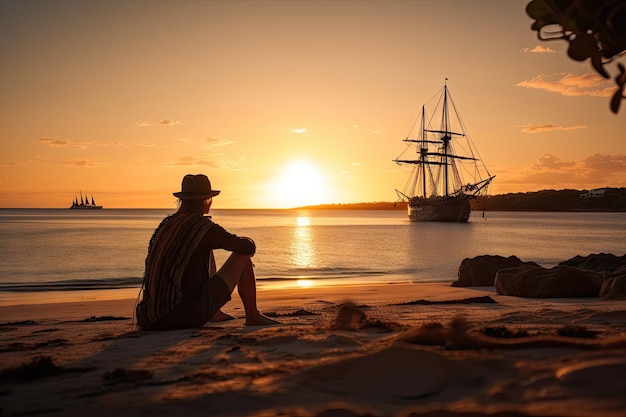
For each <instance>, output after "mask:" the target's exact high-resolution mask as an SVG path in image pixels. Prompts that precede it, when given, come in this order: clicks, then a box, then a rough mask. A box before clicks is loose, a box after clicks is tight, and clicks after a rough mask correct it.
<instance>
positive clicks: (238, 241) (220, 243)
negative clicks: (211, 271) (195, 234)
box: [203, 224, 256, 264]
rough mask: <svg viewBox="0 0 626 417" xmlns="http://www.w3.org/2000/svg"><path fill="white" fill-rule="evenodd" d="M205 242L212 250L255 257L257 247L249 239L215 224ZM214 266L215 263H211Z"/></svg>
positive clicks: (207, 233)
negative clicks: (222, 250)
mask: <svg viewBox="0 0 626 417" xmlns="http://www.w3.org/2000/svg"><path fill="white" fill-rule="evenodd" d="M203 240H204V242H203V243H205V244H206V245H207V246H208V247H209V248H211V249H224V250H227V251H230V252H235V253H240V254H242V255H248V256H254V253H255V252H256V245H255V243H254V241H253V240H252V239H250V238H249V237H239V236H237V235H234V234H232V233H229V232H227V231H226V230H225V229H224V228H223V227H222V226H220V225H219V224H214V225H213V226H212V227H211V228H210V229H209V230H208V231H207V232H206V234H205V235H204V239H203ZM211 263H212V264H214V262H213V261H212V262H211Z"/></svg>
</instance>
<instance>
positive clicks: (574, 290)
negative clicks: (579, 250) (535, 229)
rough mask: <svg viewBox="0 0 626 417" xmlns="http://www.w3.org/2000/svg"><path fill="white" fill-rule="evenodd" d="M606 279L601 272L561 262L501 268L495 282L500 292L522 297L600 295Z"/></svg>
mask: <svg viewBox="0 0 626 417" xmlns="http://www.w3.org/2000/svg"><path fill="white" fill-rule="evenodd" d="M602 283H603V279H602V275H601V274H600V273H598V272H593V271H588V270H584V269H580V268H574V267H571V266H563V265H559V266H555V267H554V268H550V269H546V268H542V267H540V266H535V267H533V266H523V267H517V268H508V269H501V270H499V271H498V272H497V273H496V279H495V281H494V286H495V289H496V292H497V293H498V294H502V295H513V296H518V297H534V298H558V297H598V296H599V294H600V287H601V286H602Z"/></svg>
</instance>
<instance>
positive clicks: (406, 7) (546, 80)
mask: <svg viewBox="0 0 626 417" xmlns="http://www.w3.org/2000/svg"><path fill="white" fill-rule="evenodd" d="M528 1H529V0H507V1H501V0H475V1H466V0H439V1H429V0H415V1H409V0H402V1H394V0H384V1H383V0H380V1H367V0H366V1H357V0H351V1H349V0H345V1H342V0H338V1H325V0H319V1H304V0H300V1H263V0H251V1H239V0H234V1H184V0H183V1H150V0H144V1H106V2H91V1H63V0H60V1H54V2H49V1H30V0H29V1H22V0H3V1H2V2H0V49H1V51H2V54H1V55H0V60H1V61H2V62H1V65H0V72H1V77H0V91H1V94H0V103H1V108H2V123H0V144H1V147H2V151H1V152H0V207H67V206H69V204H70V203H71V201H72V199H73V198H74V196H75V195H77V194H78V193H79V192H80V191H81V190H82V192H84V193H87V194H89V195H93V196H94V198H95V199H96V202H97V203H99V204H103V205H104V206H105V207H107V208H109V207H110V208H112V207H165V208H169V207H173V206H174V201H175V199H174V197H173V196H172V194H171V193H172V192H174V191H178V190H179V188H180V181H181V179H182V177H183V175H185V174H187V173H206V174H207V175H208V176H209V177H210V178H211V181H212V182H213V185H214V187H215V188H218V189H221V190H222V194H221V195H220V196H219V197H218V198H216V199H215V201H214V207H215V208H237V207H242V208H270V207H293V206H298V205H305V204H317V203H351V202H363V201H394V200H395V199H396V194H395V191H394V189H395V188H401V187H402V186H403V185H404V183H405V182H406V177H407V171H406V169H401V168H400V167H398V166H397V165H396V164H395V163H393V162H392V160H393V159H395V158H396V157H397V156H398V155H399V154H400V153H401V151H402V150H403V148H404V145H403V144H402V142H401V140H402V139H403V138H404V137H405V136H406V135H407V133H408V131H409V130H410V128H411V125H412V124H413V121H414V120H415V118H416V117H417V114H418V112H419V109H420V107H421V105H422V104H423V103H424V102H425V101H427V100H429V99H430V98H431V97H432V96H433V95H434V94H435V93H437V91H438V90H439V89H440V88H441V87H442V86H443V83H444V79H445V78H446V77H447V78H448V79H449V81H448V87H449V88H450V91H451V92H452V94H453V97H454V101H455V104H456V106H457V107H458V109H459V110H460V112H461V116H462V118H463V121H464V122H465V125H466V126H467V128H468V129H469V131H470V134H471V136H472V139H473V141H474V144H475V145H476V147H477V148H478V149H479V151H480V154H481V156H482V158H483V160H484V161H485V163H486V164H487V167H488V168H489V170H490V172H491V173H492V174H495V175H496V179H495V181H494V183H493V185H492V187H491V188H490V193H492V194H500V193H506V192H516V191H535V190H540V189H546V188H555V189H562V188H576V189H589V188H596V187H604V186H613V187H624V186H626V138H625V132H626V109H622V112H621V114H619V115H614V114H612V113H611V112H610V111H609V108H608V106H609V97H608V95H609V94H610V90H611V89H612V86H613V84H612V81H605V80H603V79H601V78H600V77H599V76H597V75H596V74H595V73H594V72H593V71H592V69H591V68H590V66H589V64H588V63H578V62H573V61H571V60H570V59H569V58H567V56H566V54H565V49H566V44H565V43H564V42H550V43H545V42H541V43H540V42H539V41H538V40H537V38H536V36H535V33H534V32H532V31H531V30H530V28H529V27H530V24H531V20H530V18H528V17H527V16H526V14H525V12H524V8H525V5H526V4H527V3H528ZM608 70H609V71H610V72H611V74H612V75H615V74H616V68H615V66H614V65H613V66H608Z"/></svg>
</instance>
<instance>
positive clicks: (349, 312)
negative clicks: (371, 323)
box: [331, 301, 367, 330]
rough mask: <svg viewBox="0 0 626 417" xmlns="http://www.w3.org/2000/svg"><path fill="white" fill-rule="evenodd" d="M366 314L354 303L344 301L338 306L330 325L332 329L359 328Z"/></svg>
mask: <svg viewBox="0 0 626 417" xmlns="http://www.w3.org/2000/svg"><path fill="white" fill-rule="evenodd" d="M366 321H367V315H366V314H365V313H364V312H363V311H362V310H361V309H360V308H358V307H357V306H356V305H355V304H354V303H352V302H350V301H346V302H345V303H343V304H342V305H341V307H340V308H339V312H338V313H337V317H336V318H335V321H334V322H333V324H332V325H331V329H333V330H359V329H360V328H362V327H364V326H365V324H366Z"/></svg>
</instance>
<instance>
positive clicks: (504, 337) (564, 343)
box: [398, 321, 626, 350]
mask: <svg viewBox="0 0 626 417" xmlns="http://www.w3.org/2000/svg"><path fill="white" fill-rule="evenodd" d="M556 333H557V334H539V333H537V334H532V335H531V334H530V333H529V332H528V331H526V330H523V331H519V332H512V331H510V330H509V329H506V328H499V327H496V328H487V330H485V329H482V330H481V329H472V328H471V326H469V324H467V323H466V324H465V325H463V324H462V321H461V322H460V323H459V322H454V321H453V322H451V324H450V325H448V326H444V325H442V324H441V323H439V322H432V323H427V324H425V325H422V326H419V327H417V328H414V329H411V330H409V331H408V332H406V333H404V334H403V335H401V336H400V337H399V338H398V341H401V342H406V343H411V344H418V345H428V346H442V347H444V348H446V349H461V350H463V349H527V348H545V347H567V348H579V349H612V348H625V347H626V337H624V336H620V337H613V338H606V339H590V335H591V334H593V332H592V331H588V332H584V331H583V330H582V328H579V329H577V330H573V328H572V327H571V326H569V329H566V330H561V333H559V332H558V331H557V332H556ZM564 334H567V336H565V335H564Z"/></svg>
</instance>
